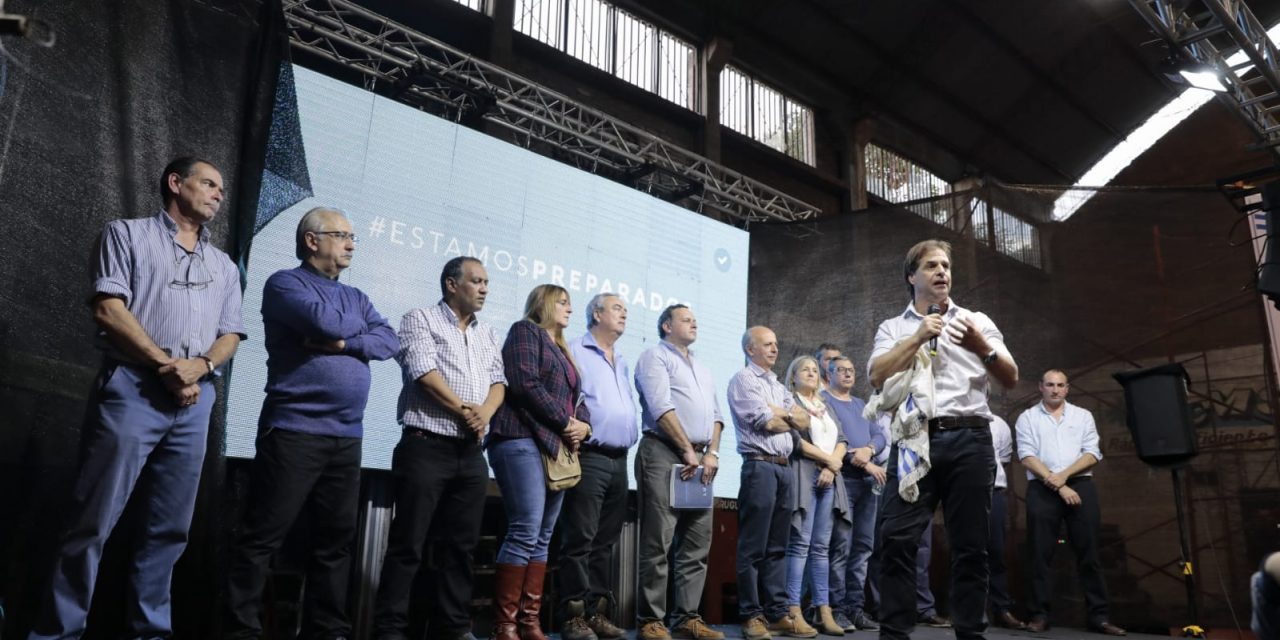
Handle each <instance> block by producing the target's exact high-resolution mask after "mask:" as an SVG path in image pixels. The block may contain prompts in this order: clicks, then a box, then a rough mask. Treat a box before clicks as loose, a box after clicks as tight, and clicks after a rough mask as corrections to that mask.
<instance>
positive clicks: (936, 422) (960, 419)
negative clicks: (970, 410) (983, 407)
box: [929, 416, 991, 435]
mask: <svg viewBox="0 0 1280 640" xmlns="http://www.w3.org/2000/svg"><path fill="white" fill-rule="evenodd" d="M990 426H991V421H990V420H988V419H986V418H983V417H982V416H945V417H942V418H930V419H929V435H933V434H935V433H937V432H939V431H947V430H949V429H987V428H989V427H990Z"/></svg>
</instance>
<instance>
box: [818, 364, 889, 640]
mask: <svg viewBox="0 0 1280 640" xmlns="http://www.w3.org/2000/svg"><path fill="white" fill-rule="evenodd" d="M827 380H828V387H827V389H826V390H825V391H823V392H822V399H823V400H824V401H826V403H827V406H828V407H831V410H832V411H834V412H835V414H836V421H837V422H839V423H840V430H841V431H842V432H843V433H844V437H845V439H846V440H848V441H849V447H848V452H847V453H846V454H845V464H844V466H843V467H842V468H841V472H842V475H843V476H844V486H845V489H846V490H847V493H848V496H849V511H850V513H851V514H853V525H852V527H851V529H843V530H842V527H840V526H839V525H840V524H842V523H843V522H844V521H843V520H837V521H836V523H837V528H836V531H835V533H834V534H833V539H832V541H831V603H832V604H833V605H834V606H836V607H839V609H840V611H839V613H841V614H843V615H844V616H845V618H844V619H841V618H840V617H839V616H837V618H836V624H839V625H841V626H842V627H844V629H845V631H853V630H854V629H850V628H849V627H854V628H855V629H858V630H862V631H874V630H876V629H879V628H880V627H879V626H877V625H876V624H875V623H874V622H873V621H872V620H871V619H870V618H869V617H868V616H867V615H866V613H865V611H864V609H863V604H864V597H865V596H864V592H863V585H864V584H865V583H866V581H867V562H868V561H869V560H870V559H871V551H872V549H873V548H874V547H875V541H876V536H875V524H876V511H877V509H876V507H877V505H878V504H879V503H880V496H879V495H878V493H877V487H883V486H884V482H885V470H884V467H881V466H879V465H877V464H876V463H875V462H874V459H875V457H876V455H877V454H878V453H880V452H881V451H883V450H884V448H885V447H886V446H887V444H888V443H887V441H886V440H885V436H884V431H882V430H881V429H880V428H879V427H878V426H877V425H873V424H871V421H870V420H867V419H866V418H864V417H862V410H863V408H865V407H866V403H865V402H863V401H862V398H857V397H854V395H853V384H854V382H856V381H857V373H856V371H855V370H854V366H853V361H852V360H850V359H849V358H846V357H844V356H836V357H835V358H832V359H831V360H830V362H829V364H828V365H827Z"/></svg>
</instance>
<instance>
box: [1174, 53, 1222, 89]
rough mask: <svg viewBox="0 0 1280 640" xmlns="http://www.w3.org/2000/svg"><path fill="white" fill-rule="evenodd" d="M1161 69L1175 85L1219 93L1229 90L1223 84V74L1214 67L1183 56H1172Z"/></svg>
mask: <svg viewBox="0 0 1280 640" xmlns="http://www.w3.org/2000/svg"><path fill="white" fill-rule="evenodd" d="M1160 67H1161V68H1160V70H1161V72H1162V73H1163V74H1164V77H1166V78H1168V79H1169V81H1170V82H1173V83H1174V84H1180V85H1186V86H1191V87H1195V88H1197V89H1206V90H1209V91H1216V92H1218V93H1222V92H1224V91H1226V90H1227V86H1226V85H1225V84H1223V82H1222V74H1220V73H1218V70H1217V69H1216V68H1215V67H1214V66H1213V65H1210V64H1206V63H1203V62H1196V61H1194V60H1188V59H1186V58H1185V57H1184V56H1182V55H1181V54H1176V53H1175V54H1170V55H1169V57H1168V58H1165V59H1164V60H1163V61H1162V62H1161V63H1160Z"/></svg>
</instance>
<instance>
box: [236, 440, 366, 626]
mask: <svg viewBox="0 0 1280 640" xmlns="http://www.w3.org/2000/svg"><path fill="white" fill-rule="evenodd" d="M360 444H361V442H360V438H339V437H336V436H321V435H314V434H309V433H300V432H297V431H287V430H284V429H271V430H269V431H267V432H266V433H265V434H263V435H262V436H261V437H259V438H258V441H257V449H258V450H257V455H255V456H254V458H253V466H252V468H251V472H250V478H249V488H250V491H249V510H248V511H247V512H246V514H245V519H244V524H243V525H242V526H243V530H242V532H241V534H240V538H239V541H238V542H237V543H236V546H235V549H234V550H233V552H232V559H231V567H230V569H229V570H228V578H229V580H228V582H229V584H228V587H227V609H228V611H227V620H226V629H224V632H225V634H226V636H227V637H234V638H257V637H258V636H260V635H261V632H262V623H261V622H260V621H259V615H260V613H261V610H262V591H263V588H264V586H265V584H266V581H267V574H268V571H269V569H270V565H271V557H272V556H273V555H274V554H275V552H276V551H277V550H278V549H279V548H280V546H281V545H282V544H284V541H285V537H286V536H287V535H288V533H289V530H290V529H291V528H292V527H293V524H294V522H295V521H296V520H297V519H298V515H299V514H300V513H301V512H302V509H303V508H306V509H308V511H309V515H310V524H311V533H312V535H311V540H312V550H311V561H310V562H309V563H308V565H307V578H306V580H307V582H306V589H305V593H306V596H305V601H304V603H303V622H302V635H301V637H302V638H336V637H343V636H350V635H351V622H350V620H349V619H348V618H347V610H346V602H347V578H348V576H349V574H350V572H351V570H350V561H351V544H352V541H353V540H354V539H355V532H356V518H357V515H356V514H357V512H358V503H359V498H360Z"/></svg>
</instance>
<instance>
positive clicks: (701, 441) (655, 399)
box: [636, 340, 724, 446]
mask: <svg viewBox="0 0 1280 640" xmlns="http://www.w3.org/2000/svg"><path fill="white" fill-rule="evenodd" d="M636 390H637V391H639V392H640V408H641V415H642V417H643V418H644V429H645V431H652V432H653V433H655V434H657V435H659V436H662V437H666V434H665V433H663V431H662V427H659V426H658V418H661V417H662V416H663V415H664V414H666V413H667V412H668V411H675V412H676V418H678V419H679V420H680V426H681V427H683V428H684V435H685V436H686V437H688V438H689V442H690V443H691V444H693V445H694V446H701V445H706V444H710V442H711V436H712V435H713V434H714V433H715V426H716V423H717V422H721V423H723V422H724V419H723V418H721V417H720V403H719V402H718V401H717V400H716V387H715V383H714V382H713V381H712V379H711V370H710V369H708V368H707V365H705V364H702V363H701V362H699V361H698V360H696V359H695V358H694V357H693V352H692V351H690V352H689V355H688V357H686V356H685V355H684V354H682V353H680V351H679V350H678V349H677V348H676V346H675V345H673V344H671V343H670V342H667V341H666V340H663V341H661V342H659V343H658V344H657V345H656V346H653V347H650V348H649V349H647V350H645V352H644V353H642V354H640V359H639V360H637V361H636Z"/></svg>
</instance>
